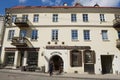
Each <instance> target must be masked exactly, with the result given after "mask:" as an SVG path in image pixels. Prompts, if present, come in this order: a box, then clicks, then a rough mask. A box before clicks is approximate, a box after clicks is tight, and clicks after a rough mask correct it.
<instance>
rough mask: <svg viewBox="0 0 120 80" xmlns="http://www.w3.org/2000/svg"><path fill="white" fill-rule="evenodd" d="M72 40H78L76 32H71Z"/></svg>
mask: <svg viewBox="0 0 120 80" xmlns="http://www.w3.org/2000/svg"><path fill="white" fill-rule="evenodd" d="M71 35H72V40H78V30H72V31H71Z"/></svg>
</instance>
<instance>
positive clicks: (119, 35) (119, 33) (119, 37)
mask: <svg viewBox="0 0 120 80" xmlns="http://www.w3.org/2000/svg"><path fill="white" fill-rule="evenodd" d="M118 39H120V31H118Z"/></svg>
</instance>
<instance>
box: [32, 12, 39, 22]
mask: <svg viewBox="0 0 120 80" xmlns="http://www.w3.org/2000/svg"><path fill="white" fill-rule="evenodd" d="M38 21H39V15H38V14H35V15H34V18H33V22H38Z"/></svg>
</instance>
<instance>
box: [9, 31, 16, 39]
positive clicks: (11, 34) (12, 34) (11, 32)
mask: <svg viewBox="0 0 120 80" xmlns="http://www.w3.org/2000/svg"><path fill="white" fill-rule="evenodd" d="M14 32H15V30H9V32H8V40H12V38H13V37H14Z"/></svg>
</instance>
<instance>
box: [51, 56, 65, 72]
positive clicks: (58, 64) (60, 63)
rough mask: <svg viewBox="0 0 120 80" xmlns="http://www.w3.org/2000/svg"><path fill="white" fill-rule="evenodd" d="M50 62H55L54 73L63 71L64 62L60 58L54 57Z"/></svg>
mask: <svg viewBox="0 0 120 80" xmlns="http://www.w3.org/2000/svg"><path fill="white" fill-rule="evenodd" d="M50 62H53V65H54V71H63V60H62V58H61V57H60V56H58V55H55V56H52V57H51V59H50Z"/></svg>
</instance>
